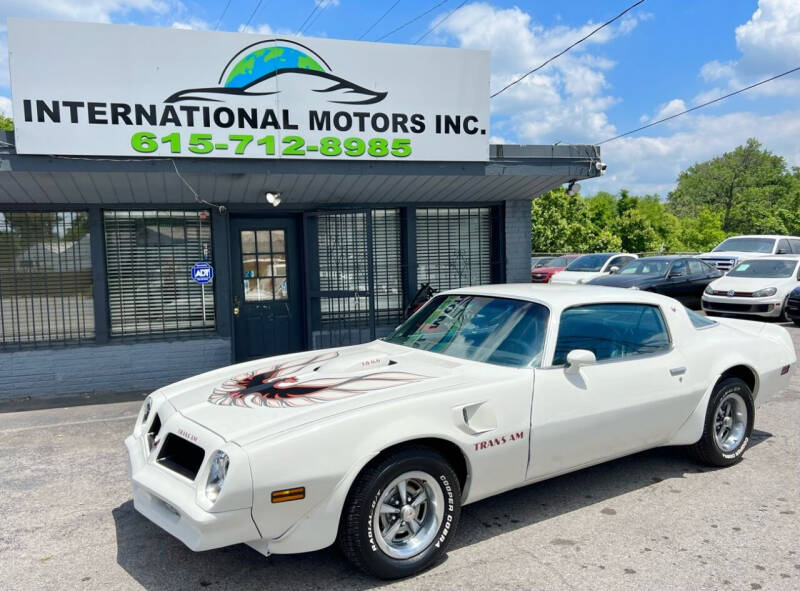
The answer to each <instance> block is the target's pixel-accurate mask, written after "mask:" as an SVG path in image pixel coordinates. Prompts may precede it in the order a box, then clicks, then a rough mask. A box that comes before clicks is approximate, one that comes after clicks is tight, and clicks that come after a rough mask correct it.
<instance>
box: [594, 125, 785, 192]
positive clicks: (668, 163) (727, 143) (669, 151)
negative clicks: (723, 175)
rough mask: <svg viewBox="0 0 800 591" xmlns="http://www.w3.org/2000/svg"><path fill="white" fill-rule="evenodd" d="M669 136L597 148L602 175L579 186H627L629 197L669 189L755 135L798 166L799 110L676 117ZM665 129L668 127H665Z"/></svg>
mask: <svg viewBox="0 0 800 591" xmlns="http://www.w3.org/2000/svg"><path fill="white" fill-rule="evenodd" d="M675 125H676V126H677V128H674V132H673V133H671V134H664V135H661V136H657V137H626V138H622V139H619V140H616V141H613V142H609V143H608V144H604V145H603V146H601V150H602V157H603V160H604V161H605V162H606V163H607V164H608V172H607V174H606V175H605V176H604V177H601V178H599V179H594V180H592V181H590V182H586V183H585V184H584V189H585V190H584V192H587V191H588V192H596V191H601V190H603V191H611V192H616V191H618V190H619V189H620V188H623V187H624V188H627V189H630V190H631V191H633V192H634V193H659V194H660V195H662V196H666V194H667V193H668V192H669V191H671V190H672V189H673V188H674V186H675V180H676V179H677V177H678V175H679V174H680V172H681V171H683V170H685V169H686V168H688V167H689V166H691V165H692V164H694V163H696V162H702V161H704V160H708V159H710V158H713V157H714V156H718V155H720V154H722V153H724V152H729V151H731V150H733V149H734V148H735V147H736V146H739V145H741V144H744V143H745V142H746V141H747V139H748V138H750V137H755V138H756V139H758V140H759V141H760V142H761V143H762V144H763V145H764V147H765V148H766V149H768V150H770V151H772V152H775V153H776V154H780V155H781V156H783V157H784V158H786V161H787V164H788V165H789V166H798V165H800V143H798V141H797V138H798V137H800V111H798V110H795V111H788V112H782V113H776V114H773V115H758V114H754V113H749V112H739V113H730V114H727V115H721V116H715V115H695V116H691V115H687V116H685V117H681V118H678V119H675ZM665 129H668V128H665Z"/></svg>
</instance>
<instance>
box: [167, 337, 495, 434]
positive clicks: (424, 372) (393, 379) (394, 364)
mask: <svg viewBox="0 0 800 591" xmlns="http://www.w3.org/2000/svg"><path fill="white" fill-rule="evenodd" d="M487 371H488V372H489V373H494V372H497V371H500V372H502V371H508V369H507V368H501V367H498V366H492V365H488V364H484V363H476V362H471V361H463V360H460V359H456V358H452V357H446V356H444V355H439V354H436V353H429V352H426V351H418V350H415V349H411V348H408V347H402V346H399V345H391V344H388V343H384V342H381V341H375V342H372V343H366V344H363V345H356V346H353V347H345V348H339V349H327V350H322V351H310V352H306V353H297V354H291V355H284V356H280V357H270V358H266V359H261V360H258V361H249V362H247V363H242V364H238V365H233V366H229V367H225V368H222V369H217V370H214V371H211V372H208V373H205V374H201V375H199V376H195V377H192V378H189V379H187V380H183V381H182V382H178V383H176V384H172V385H170V386H167V387H165V388H163V389H161V390H159V393H160V394H162V395H163V396H164V397H165V398H166V400H167V401H168V403H169V404H171V405H172V406H173V407H174V408H175V409H176V410H177V411H178V412H179V413H181V414H182V415H183V416H184V417H186V418H187V419H189V420H192V421H194V422H196V423H197V424H199V425H201V426H203V427H205V428H207V429H210V430H211V431H213V432H214V433H216V434H217V435H219V436H220V437H222V438H223V439H225V440H227V441H234V442H235V443H238V444H240V445H246V444H247V443H251V442H253V441H256V440H257V439H261V438H263V437H265V436H271V435H274V434H277V433H281V432H284V431H287V430H291V429H295V428H297V427H300V426H303V425H307V424H309V423H313V422H315V421H319V420H323V419H326V418H329V417H332V416H335V415H338V414H341V413H344V412H350V411H353V410H356V409H358V408H362V407H364V406H367V405H373V404H379V403H383V402H387V401H390V400H393V399H395V398H396V397H398V396H410V395H416V394H421V393H424V392H427V391H430V390H441V389H443V388H452V387H456V386H458V385H460V384H465V383H470V382H472V383H475V381H476V380H478V379H485V378H486V372H487Z"/></svg>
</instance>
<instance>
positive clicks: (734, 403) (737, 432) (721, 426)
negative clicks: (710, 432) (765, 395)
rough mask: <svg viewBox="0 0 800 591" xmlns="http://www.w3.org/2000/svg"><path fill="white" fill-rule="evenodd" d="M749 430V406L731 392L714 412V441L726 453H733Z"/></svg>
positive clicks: (723, 398)
mask: <svg viewBox="0 0 800 591" xmlns="http://www.w3.org/2000/svg"><path fill="white" fill-rule="evenodd" d="M746 430H747V406H746V405H745V403H744V398H742V397H741V396H740V395H739V394H736V393H734V392H730V393H728V394H726V395H725V396H723V397H722V400H720V401H719V403H718V404H717V408H716V410H715V411H714V439H715V441H716V442H717V447H718V448H719V449H720V450H722V451H723V452H725V453H729V452H732V451H733V450H735V449H736V448H737V447H739V445H741V443H742V441H743V440H744V434H745V431H746Z"/></svg>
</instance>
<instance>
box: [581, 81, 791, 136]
mask: <svg viewBox="0 0 800 591" xmlns="http://www.w3.org/2000/svg"><path fill="white" fill-rule="evenodd" d="M797 71H800V66H797V67H796V68H792V69H791V70H786V71H785V72H782V73H780V74H776V75H775V76H772V77H771V78H767V79H766V80H762V81H761V82H756V83H755V84H751V85H750V86H745V87H744V88H740V89H739V90H734V91H733V92H729V93H728V94H725V95H722V96H719V97H717V98H715V99H712V100H710V101H706V102H704V103H702V104H699V105H696V106H694V107H692V108H691V109H686V110H685V111H681V112H680V113H675V114H674V115H670V116H669V117H664V118H663V119H659V120H658V121H653V122H652V123H648V124H647V125H642V126H641V127H637V128H636V129H632V130H630V131H626V132H625V133H621V134H619V135H615V136H614V137H611V138H608V139H607V140H603V141H602V142H598V143H597V144H596V145H598V146H599V145H600V144H607V143H608V142H613V141H614V140H618V139H619V138H622V137H625V136H626V135H631V134H632V133H636V132H637V131H642V130H643V129H647V128H648V127H653V126H654V125H658V124H659V123H664V121H669V120H670V119H675V117H680V116H681V115H686V113H691V112H692V111H696V110H697V109H702V108H703V107H707V106H708V105H713V104H714V103H718V102H720V101H724V100H725V99H726V98H730V97H732V96H735V95H737V94H740V93H742V92H745V91H747V90H750V89H751V88H755V87H756V86H761V85H762V84H766V83H767V82H772V81H773V80H777V79H778V78H781V77H783V76H788V75H789V74H792V73H794V72H797Z"/></svg>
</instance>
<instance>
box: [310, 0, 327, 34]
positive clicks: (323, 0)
mask: <svg viewBox="0 0 800 591" xmlns="http://www.w3.org/2000/svg"><path fill="white" fill-rule="evenodd" d="M319 1H320V4H319V7H320V9H319V12H317V15H316V16H315V17H314V18H312V19H311V20H310V21H308V25H306V27H305V30H306V31H308V30H309V29H310V28H311V27H312V26H313V25H314V23H315V22H317V19H319V17H320V16H322V13H323V12H325V9H326V8H328V6H330V5H331V4H332V3H333V0H319Z"/></svg>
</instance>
